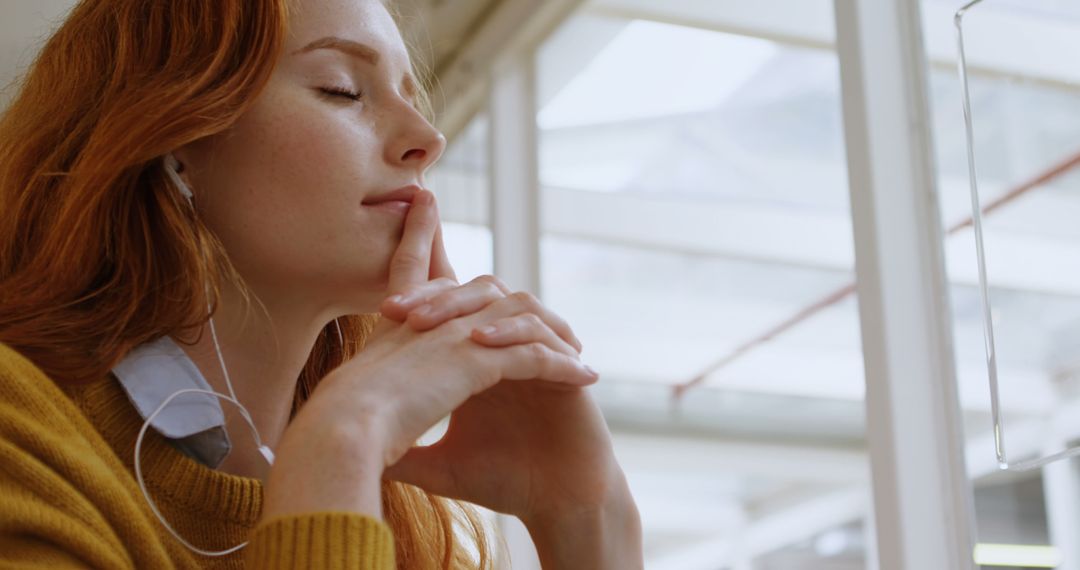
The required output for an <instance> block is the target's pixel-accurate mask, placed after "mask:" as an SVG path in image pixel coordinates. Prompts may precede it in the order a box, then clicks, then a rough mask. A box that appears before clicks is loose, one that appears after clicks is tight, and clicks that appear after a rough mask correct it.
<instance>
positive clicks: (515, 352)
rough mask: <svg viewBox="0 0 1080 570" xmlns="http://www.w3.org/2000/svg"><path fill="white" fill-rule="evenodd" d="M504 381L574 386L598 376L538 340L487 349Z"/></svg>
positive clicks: (587, 383)
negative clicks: (537, 381)
mask: <svg viewBox="0 0 1080 570" xmlns="http://www.w3.org/2000/svg"><path fill="white" fill-rule="evenodd" d="M491 350H493V351H494V354H493V358H496V359H498V360H499V361H500V362H499V365H500V372H501V375H500V377H501V378H503V379H505V380H547V381H548V382H556V383H561V384H569V385H574V386H587V385H589V384H595V383H596V381H597V380H599V378H600V375H599V374H597V373H596V371H595V370H593V369H592V368H589V367H588V366H586V365H585V363H583V362H581V361H580V360H578V359H577V358H573V357H570V356H567V355H566V354H563V353H561V352H557V351H554V350H552V349H550V348H548V347H547V345H545V344H543V343H540V342H533V343H529V344H516V345H513V346H508V347H504V348H498V349H491Z"/></svg>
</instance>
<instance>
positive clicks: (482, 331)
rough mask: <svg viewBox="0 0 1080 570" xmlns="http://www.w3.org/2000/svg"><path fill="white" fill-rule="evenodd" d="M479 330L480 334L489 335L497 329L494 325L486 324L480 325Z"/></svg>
mask: <svg viewBox="0 0 1080 570" xmlns="http://www.w3.org/2000/svg"><path fill="white" fill-rule="evenodd" d="M479 330H480V334H482V335H484V336H490V335H493V334H495V331H497V330H499V329H498V327H496V326H495V325H487V326H484V327H480V329H479Z"/></svg>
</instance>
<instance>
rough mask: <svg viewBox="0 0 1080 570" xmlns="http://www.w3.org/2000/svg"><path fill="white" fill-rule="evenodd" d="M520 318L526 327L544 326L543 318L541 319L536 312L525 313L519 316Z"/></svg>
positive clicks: (538, 327) (536, 327) (537, 327)
mask: <svg viewBox="0 0 1080 570" xmlns="http://www.w3.org/2000/svg"><path fill="white" fill-rule="evenodd" d="M521 320H523V321H524V324H525V326H526V327H528V328H530V329H534V330H536V329H541V328H543V327H545V326H546V325H545V323H544V320H543V319H541V318H540V317H539V316H538V315H537V314H536V313H525V314H524V315H522V316H521Z"/></svg>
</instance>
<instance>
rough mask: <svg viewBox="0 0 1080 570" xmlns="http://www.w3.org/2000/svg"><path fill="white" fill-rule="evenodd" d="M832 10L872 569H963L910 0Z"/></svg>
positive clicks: (918, 37) (967, 561)
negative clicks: (873, 541)
mask: <svg viewBox="0 0 1080 570" xmlns="http://www.w3.org/2000/svg"><path fill="white" fill-rule="evenodd" d="M835 12H836V30H837V47H838V50H837V51H838V54H839V56H840V76H841V88H842V93H843V107H844V131H845V140H846V147H847V156H848V180H849V186H850V191H851V210H852V217H853V220H852V221H853V226H854V234H855V236H854V237H855V258H856V259H855V267H856V274H857V279H858V295H859V310H860V317H861V325H862V327H861V328H862V338H863V353H864V362H865V367H866V385H867V390H866V410H867V412H866V413H867V447H868V449H869V453H870V462H871V467H872V473H873V489H874V503H875V516H876V521H875V522H876V528H877V548H878V553H879V562H880V567H881V568H882V570H922V569H926V568H934V569H935V570H961V569H972V568H974V561H973V559H972V551H973V547H974V543H973V540H972V521H973V508H972V493H971V487H970V483H969V481H968V479H967V472H966V470H965V467H964V453H963V451H964V442H963V435H962V432H961V417H960V405H959V402H958V397H957V388H956V378H955V376H954V372H953V371H954V363H953V353H952V333H951V328H950V322H949V319H950V315H951V311H950V310H949V302H948V288H947V280H946V275H945V264H944V259H943V258H944V252H943V249H942V230H941V222H940V214H939V209H938V203H937V191H936V177H937V174H936V171H935V167H934V161H933V140H932V137H931V122H930V110H929V103H928V100H927V99H928V97H927V70H926V63H925V59H924V58H925V55H924V54H925V51H924V48H923V40H922V31H921V27H922V24H921V19H920V11H919V3H918V2H911V1H909V0H836V2H835Z"/></svg>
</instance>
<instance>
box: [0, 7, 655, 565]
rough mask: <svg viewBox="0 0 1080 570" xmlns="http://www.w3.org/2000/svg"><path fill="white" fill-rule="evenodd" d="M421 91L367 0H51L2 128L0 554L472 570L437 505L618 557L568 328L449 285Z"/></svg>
mask: <svg viewBox="0 0 1080 570" xmlns="http://www.w3.org/2000/svg"><path fill="white" fill-rule="evenodd" d="M421 96H422V93H421V92H420V90H419V87H418V85H417V82H416V80H415V78H414V77H413V75H412V74H411V72H410V63H409V59H408V55H407V53H406V50H405V47H404V44H403V42H402V40H401V37H400V35H399V33H398V30H397V29H396V27H395V24H394V22H393V19H392V18H391V16H390V15H389V14H388V12H387V10H386V8H384V7H383V6H382V5H381V4H380V3H379V2H378V1H377V0H288V1H286V0H201V1H195V0H188V1H180V0H173V1H168V2H166V1H147V0H96V1H92V2H82V3H80V4H79V5H78V6H77V7H76V8H75V9H74V10H73V11H72V13H71V14H70V16H69V17H68V19H67V20H66V21H65V23H64V24H63V25H62V26H61V27H60V29H59V31H58V32H57V33H56V34H55V35H54V36H53V37H52V38H51V39H50V40H49V41H48V43H47V45H46V46H45V48H44V49H43V50H42V52H41V54H40V55H39V57H38V60H37V61H36V62H35V64H34V66H33V67H32V68H31V69H30V71H29V73H28V75H27V76H26V78H25V79H24V82H23V84H22V86H21V91H20V92H19V93H18V95H17V96H16V97H15V99H14V101H13V103H12V104H11V105H10V107H9V108H8V110H7V111H6V113H5V114H4V116H3V119H2V121H0V208H2V211H3V216H2V218H0V343H2V344H0V566H17V567H47V568H59V567H94V568H168V567H183V568H193V567H221V568H240V567H252V568H256V567H257V568H264V567H265V568H291V567H296V568H345V567H354V568H392V567H395V566H396V567H399V568H409V569H412V568H449V567H454V568H457V567H473V566H480V567H485V566H488V565H489V564H490V562H489V560H488V553H487V548H488V545H487V544H486V539H485V537H484V534H483V529H482V527H481V525H479V523H478V521H477V518H476V515H475V514H474V513H473V512H472V511H470V510H469V509H468V508H467V507H466V506H465V504H464V503H458V502H457V501H456V500H461V501H467V502H471V503H475V504H479V505H483V506H486V507H488V508H491V509H494V510H497V511H500V512H503V513H508V514H511V515H515V516H518V517H520V518H521V519H522V520H523V521H524V522H525V524H526V527H527V528H528V529H529V531H530V533H531V535H532V537H533V538H534V541H535V543H536V544H537V547H538V550H539V553H540V556H541V559H542V563H543V564H544V566H545V568H633V567H640V566H641V535H640V521H639V519H638V515H637V511H636V508H635V506H634V503H633V500H632V498H631V496H630V494H629V491H628V488H627V486H626V482H625V478H624V476H623V474H622V471H621V469H620V468H619V466H618V464H617V463H616V461H615V459H614V456H613V453H612V449H611V442H610V436H609V434H608V432H607V430H606V428H605V426H604V423H603V420H602V418H601V416H600V413H599V411H598V409H597V407H596V405H595V404H594V403H593V401H592V400H591V399H590V397H589V395H588V394H587V392H586V391H585V390H584V389H583V387H584V386H586V385H589V384H591V383H593V382H595V381H596V379H597V377H596V374H595V373H594V372H593V371H591V369H589V368H588V367H586V366H585V365H584V364H583V363H582V362H581V361H580V358H579V357H578V354H579V352H580V344H579V343H578V341H577V340H576V338H575V337H574V335H573V332H572V331H571V330H570V328H569V327H568V326H567V325H566V323H565V322H564V321H562V319H560V318H559V317H558V316H557V315H555V314H553V313H552V312H551V311H550V310H548V309H547V308H545V307H543V306H542V305H541V304H540V303H538V302H537V301H536V300H535V299H534V298H532V297H531V296H529V295H525V294H521V293H514V292H512V291H509V290H508V289H507V288H506V286H505V285H504V284H502V283H501V282H499V281H498V280H497V279H495V278H493V277H490V276H488V277H482V278H480V279H477V280H475V281H473V282H470V283H467V284H464V285H459V284H458V283H457V282H456V281H455V279H454V275H453V271H452V269H451V268H450V265H449V263H448V262H447V259H446V255H445V252H444V251H443V246H442V240H441V236H440V231H439V223H438V214H437V211H436V205H435V203H434V199H433V196H432V194H431V193H430V192H429V191H427V190H423V189H422V186H423V175H424V172H425V171H426V170H427V169H428V168H429V167H430V166H431V165H432V163H434V162H435V161H436V160H437V159H438V157H439V155H440V153H441V152H442V150H443V147H444V144H445V141H444V140H443V138H442V136H441V135H440V133H438V132H437V131H436V130H435V129H434V128H433V127H432V126H431V124H430V123H429V122H428V121H427V120H426V119H425V118H424V116H423V115H422V114H421V113H420V112H419V111H418V110H417V109H418V106H419V105H420V103H421V101H420V100H419V99H420V98H421ZM378 313H381V315H382V317H381V318H378V317H377V314H378ZM361 347H363V350H362V351H361V350H360V349H361ZM210 391H212V392H214V393H217V394H223V395H224V396H225V398H224V400H225V401H226V402H234V403H236V404H240V405H242V408H241V407H236V406H234V405H233V404H232V403H223V402H221V401H220V400H219V399H218V398H217V397H216V396H215V397H211V396H208V395H207V393H208V392H210ZM451 412H453V414H452V416H451V422H450V426H449V428H448V431H447V433H446V435H445V437H444V438H443V439H442V440H441V441H440V442H438V443H437V444H436V445H433V446H431V447H424V448H422V447H412V445H413V443H414V442H415V441H416V440H417V439H418V438H419V437H420V435H421V434H423V433H424V432H425V431H426V430H427V429H429V428H430V427H431V426H432V425H434V424H435V423H436V422H437V421H438V420H439V419H440V418H442V417H444V416H445V415H447V414H450V413H451ZM249 420H250V421H249ZM249 424H250V425H249ZM248 434H251V435H248ZM264 480H265V484H264V482H263V481H264ZM144 494H145V497H144ZM462 530H466V531H467V534H469V535H471V538H470V541H472V542H475V544H472V545H470V544H464V543H462V542H461V540H460V539H459V537H460V535H461V532H460V531H462ZM245 542H246V547H242V546H241V545H244V544H245ZM470 550H474V551H476V552H478V553H479V555H480V556H479V558H480V560H479V563H478V564H477V563H476V562H474V561H472V558H473V557H472V555H470Z"/></svg>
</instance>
